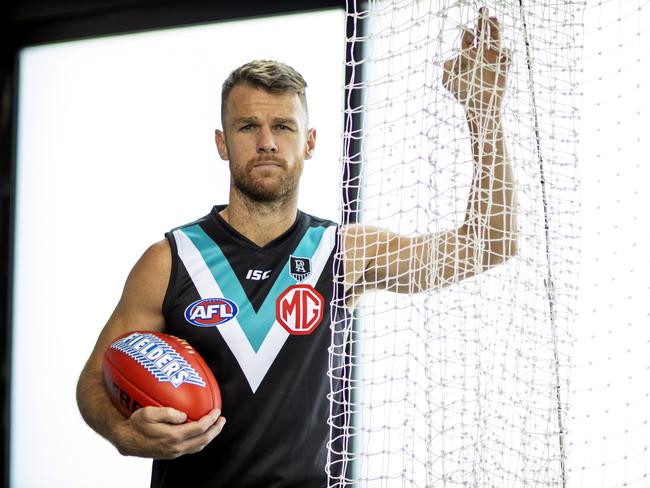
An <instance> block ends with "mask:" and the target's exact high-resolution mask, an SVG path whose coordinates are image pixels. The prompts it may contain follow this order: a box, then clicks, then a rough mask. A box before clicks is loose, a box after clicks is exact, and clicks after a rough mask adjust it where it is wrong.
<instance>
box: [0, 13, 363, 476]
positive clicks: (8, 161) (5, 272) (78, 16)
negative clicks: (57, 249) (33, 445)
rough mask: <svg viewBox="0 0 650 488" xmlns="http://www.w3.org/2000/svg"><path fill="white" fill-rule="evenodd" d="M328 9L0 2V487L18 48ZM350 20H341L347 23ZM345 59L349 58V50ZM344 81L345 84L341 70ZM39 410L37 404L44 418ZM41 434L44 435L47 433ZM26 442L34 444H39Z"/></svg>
mask: <svg viewBox="0 0 650 488" xmlns="http://www.w3.org/2000/svg"><path fill="white" fill-rule="evenodd" d="M350 3H354V2H350ZM332 7H339V8H346V2H345V0H308V1H296V0H275V1H268V0H266V1H258V0H245V1H241V0H239V1H237V0H234V1H227V2H221V1H211V2H210V1H198V0H183V1H169V0H168V1H162V0H85V1H84V0H20V1H19V0H9V1H5V2H1V3H0V37H1V43H0V408H1V412H0V415H1V417H0V423H1V429H2V444H1V453H0V486H2V487H8V486H9V443H10V440H9V431H10V422H11V411H10V378H11V323H12V322H11V318H12V312H11V303H12V275H13V272H12V261H13V259H12V258H13V250H12V246H13V216H14V202H15V140H16V115H17V100H18V97H17V87H18V83H17V81H18V79H17V76H18V71H17V68H18V52H19V50H20V49H21V48H22V47H25V46H29V45H34V44H41V43H48V42H56V41H63V40H71V39H80V38H87V37H94V36H101V35H107V34H116V33H126V32H137V31H144V30H150V29H156V28H163V27H171V26H179V25H191V24H199V23H206V22H213V21H218V20H227V19H236V18H245V17H261V16H269V15H274V14H282V13H287V12H295V11H307V10H317V9H322V8H332ZM350 8H354V7H350ZM350 22H351V21H350V20H348V24H350ZM351 28H352V26H351V25H348V32H351ZM349 37H350V36H348V38H349ZM297 42H299V40H297ZM346 59H347V60H348V61H349V60H350V59H351V54H350V52H349V51H348V53H347V56H346ZM346 80H349V75H348V73H346ZM348 123H349V122H348ZM346 169H347V168H346ZM348 176H352V175H349V174H348ZM344 198H345V200H346V201H347V202H355V201H356V200H357V199H356V196H355V195H349V194H348V195H345V196H344ZM352 205H354V204H352ZM345 208H346V209H347V211H346V212H345V213H347V214H348V215H347V216H346V215H343V219H344V221H352V220H354V218H355V215H356V207H355V208H348V207H347V206H346V207H345ZM65 332H66V331H62V333H65ZM46 410H47V404H46V402H45V401H44V404H43V411H44V414H46ZM43 435H47V432H44V433H43ZM33 441H34V442H38V439H34V440H33ZM34 463H35V468H36V469H38V468H37V467H38V460H36V459H35V460H34Z"/></svg>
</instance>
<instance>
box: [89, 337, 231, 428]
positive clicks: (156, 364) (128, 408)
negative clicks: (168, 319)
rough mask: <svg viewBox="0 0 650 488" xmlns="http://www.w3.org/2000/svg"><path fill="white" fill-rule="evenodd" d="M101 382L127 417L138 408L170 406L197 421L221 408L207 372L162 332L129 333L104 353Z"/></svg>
mask: <svg viewBox="0 0 650 488" xmlns="http://www.w3.org/2000/svg"><path fill="white" fill-rule="evenodd" d="M102 366H103V368H102V369H103V371H104V383H105V384H106V387H107V388H108V391H109V392H110V394H111V395H110V396H111V399H112V400H113V403H114V404H115V406H116V407H117V408H118V409H119V410H120V412H122V413H123V414H124V415H125V416H127V417H129V416H130V415H131V414H132V413H133V412H134V411H135V410H137V409H138V408H140V407H148V406H153V407H172V408H175V409H176V410H180V411H181V412H185V413H186V414H187V420H188V421H189V420H198V419H199V418H201V417H203V416H204V415H206V414H207V413H209V412H210V411H211V410H212V409H214V408H221V392H220V391H219V385H218V384H217V380H215V378H214V375H213V374H212V371H210V368H208V366H207V364H205V361H204V360H203V358H202V357H201V356H200V355H199V353H198V352H196V351H195V350H194V349H193V348H192V346H190V345H189V344H188V343H187V341H185V340H183V339H179V338H178V337H175V336H172V335H169V334H164V333H162V332H147V331H140V332H129V333H128V334H124V335H122V336H120V337H118V338H117V339H116V340H115V342H113V343H112V344H111V345H110V346H109V347H108V348H107V349H106V351H105V352H104V362H103V365H102Z"/></svg>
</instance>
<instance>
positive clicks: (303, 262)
mask: <svg viewBox="0 0 650 488" xmlns="http://www.w3.org/2000/svg"><path fill="white" fill-rule="evenodd" d="M289 274H290V275H291V277H292V278H293V279H294V280H296V281H298V282H301V281H304V280H305V279H306V278H307V277H308V276H309V275H310V274H311V261H310V260H309V258H299V257H297V256H290V257H289Z"/></svg>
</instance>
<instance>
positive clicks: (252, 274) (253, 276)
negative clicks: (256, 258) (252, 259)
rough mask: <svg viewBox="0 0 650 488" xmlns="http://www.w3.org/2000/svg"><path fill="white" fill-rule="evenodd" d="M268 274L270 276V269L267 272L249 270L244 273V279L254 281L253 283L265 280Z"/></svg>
mask: <svg viewBox="0 0 650 488" xmlns="http://www.w3.org/2000/svg"><path fill="white" fill-rule="evenodd" d="M270 274H271V270H270V269H269V270H268V271H261V270H259V269H249V270H248V273H246V279H247V280H255V281H260V280H265V279H267V278H268V277H269V275H270Z"/></svg>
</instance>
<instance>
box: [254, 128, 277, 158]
mask: <svg viewBox="0 0 650 488" xmlns="http://www.w3.org/2000/svg"><path fill="white" fill-rule="evenodd" d="M259 134H260V136H259V139H258V141H257V152H259V153H275V152H278V146H277V144H276V143H275V138H274V137H273V132H272V131H271V130H270V129H262V130H261V131H260V132H259Z"/></svg>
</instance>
